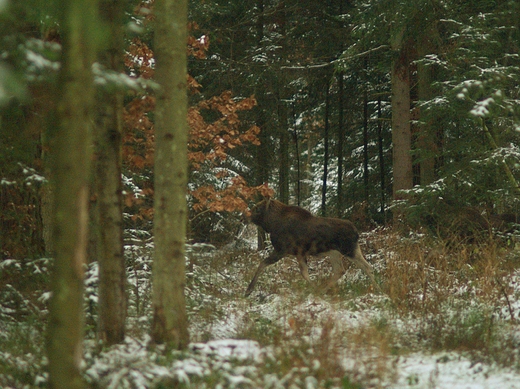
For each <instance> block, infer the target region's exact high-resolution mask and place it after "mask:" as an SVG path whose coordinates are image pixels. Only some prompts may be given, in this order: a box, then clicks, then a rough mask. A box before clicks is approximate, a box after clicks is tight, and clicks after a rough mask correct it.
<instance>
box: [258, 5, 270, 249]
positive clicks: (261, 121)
mask: <svg viewBox="0 0 520 389" xmlns="http://www.w3.org/2000/svg"><path fill="white" fill-rule="evenodd" d="M256 6H257V11H258V15H257V20H256V41H257V47H258V49H261V47H262V40H263V39H264V0H257V2H256ZM262 92H263V91H262V90H259V91H257V92H256V98H257V101H258V103H259V104H258V105H259V106H262V105H261V103H260V101H261V100H262V99H263V96H264V94H263V93H262ZM265 122H266V120H265V116H264V111H263V110H261V109H258V110H256V125H257V126H258V128H260V134H259V140H260V145H259V146H258V147H256V148H255V151H256V158H255V159H256V185H257V186H258V185H263V184H267V183H268V182H269V149H268V142H269V136H268V134H267V128H266V125H265ZM266 239H267V237H266V233H265V231H264V230H263V229H262V228H261V227H258V228H257V242H258V250H264V249H265V247H266V242H265V241H266Z"/></svg>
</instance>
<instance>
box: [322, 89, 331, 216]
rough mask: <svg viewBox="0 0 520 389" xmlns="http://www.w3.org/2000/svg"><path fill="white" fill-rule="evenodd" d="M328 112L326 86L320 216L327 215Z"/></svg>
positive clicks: (328, 103)
mask: <svg viewBox="0 0 520 389" xmlns="http://www.w3.org/2000/svg"><path fill="white" fill-rule="evenodd" d="M329 111H330V85H328V84H327V92H326V95H325V133H324V134H323V142H324V147H325V151H324V156H323V180H322V185H321V216H326V215H327V176H328V174H329Z"/></svg>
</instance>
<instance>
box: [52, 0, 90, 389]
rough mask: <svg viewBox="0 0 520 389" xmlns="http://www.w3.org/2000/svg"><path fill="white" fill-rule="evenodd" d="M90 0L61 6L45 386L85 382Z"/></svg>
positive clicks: (71, 388)
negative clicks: (52, 250) (60, 48)
mask: <svg viewBox="0 0 520 389" xmlns="http://www.w3.org/2000/svg"><path fill="white" fill-rule="evenodd" d="M96 9H97V3H96V1H94V0H69V1H64V2H62V4H61V5H60V10H61V14H60V27H61V29H62V42H63V45H62V48H63V51H62V68H61V72H60V79H59V84H60V88H59V91H60V100H59V102H58V107H57V119H58V123H57V126H56V129H55V131H54V134H51V139H50V153H52V154H53V157H52V159H51V160H52V165H51V169H52V174H51V177H52V193H53V196H54V198H53V204H54V221H53V234H52V238H53V241H54V242H53V248H54V253H55V264H54V271H53V274H52V281H51V290H52V293H53V294H52V299H51V302H50V305H49V323H48V328H47V339H46V347H47V356H48V359H49V387H50V388H67V389H75V388H81V387H83V380H82V377H81V374H80V370H81V363H82V359H83V349H82V344H83V320H84V319H83V278H84V277H83V276H84V266H85V263H86V245H87V229H88V227H87V225H88V208H87V205H88V192H89V191H88V177H89V161H90V155H89V152H88V150H89V137H88V133H89V131H88V130H89V126H90V123H91V114H92V102H93V80H92V73H91V66H92V62H93V59H94V56H95V45H94V39H93V35H92V32H94V31H97V30H98V27H97V26H96V25H95V17H92V16H90V17H89V16H88V15H95V12H94V11H93V10H96Z"/></svg>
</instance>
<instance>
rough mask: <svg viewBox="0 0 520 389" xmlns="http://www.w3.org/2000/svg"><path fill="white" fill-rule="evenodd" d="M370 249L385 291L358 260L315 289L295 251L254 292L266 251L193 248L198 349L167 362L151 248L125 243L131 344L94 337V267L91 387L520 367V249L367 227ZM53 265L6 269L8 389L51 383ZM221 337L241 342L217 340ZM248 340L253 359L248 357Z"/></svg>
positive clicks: (369, 377)
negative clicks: (455, 358)
mask: <svg viewBox="0 0 520 389" xmlns="http://www.w3.org/2000/svg"><path fill="white" fill-rule="evenodd" d="M362 247H363V251H364V253H365V256H366V258H367V260H368V261H369V262H371V263H372V264H373V266H374V269H375V273H376V279H377V281H378V282H379V283H380V286H381V288H382V290H383V293H379V292H376V291H374V288H373V286H372V285H371V284H370V282H369V280H368V279H367V278H366V277H365V275H364V274H363V273H362V272H361V271H360V270H359V269H356V268H355V267H354V266H352V265H351V264H347V267H348V270H347V274H346V275H345V276H344V277H343V279H342V280H340V282H339V283H338V285H337V286H336V287H335V288H332V289H331V290H329V291H326V292H325V291H324V290H323V287H322V285H324V284H325V283H326V281H327V279H328V277H329V276H330V272H331V266H330V264H329V262H328V260H327V258H326V257H320V258H315V259H312V260H311V261H310V262H309V268H310V275H311V279H312V283H311V284H309V283H307V282H306V281H304V280H303V279H302V277H301V276H300V274H299V271H298V266H297V264H296V262H295V261H294V260H293V259H291V258H287V259H284V260H282V261H280V262H279V263H277V264H275V265H272V266H269V267H268V268H267V269H266V270H265V273H264V274H263V275H262V276H261V278H260V280H259V282H258V284H257V288H256V290H255V292H254V293H253V294H252V295H251V296H250V297H249V298H245V297H244V292H245V289H246V287H247V284H248V282H249V281H250V280H251V277H252V276H253V274H254V272H255V271H256V267H257V266H258V263H259V262H260V261H261V260H262V258H263V257H264V256H265V255H267V252H266V253H264V252H256V251H254V250H251V249H247V248H243V247H242V248H240V249H238V248H236V247H227V248H225V249H218V250H217V249H216V248H214V247H212V246H209V245H192V246H189V250H188V252H187V288H186V297H187V310H188V313H189V320H190V334H191V341H192V343H191V346H190V349H189V350H187V351H185V352H182V353H174V354H171V355H169V356H164V355H163V354H162V353H161V352H160V349H150V348H149V338H148V335H147V334H148V333H149V327H150V322H151V315H150V311H151V309H150V308H151V307H150V304H151V299H150V292H151V284H150V277H151V265H152V256H151V252H152V245H151V244H150V243H149V242H147V243H143V244H134V245H132V246H128V247H126V257H127V264H128V289H127V292H128V299H129V304H128V306H129V318H128V325H127V334H128V338H127V340H126V342H125V343H124V344H123V345H119V346H115V347H112V348H110V349H107V350H102V349H100V348H99V345H98V343H97V341H96V340H95V325H96V320H97V316H96V315H97V313H96V302H97V291H96V290H97V266H96V265H95V264H91V265H90V266H89V268H88V271H87V280H86V298H85V314H86V323H87V325H88V327H87V331H86V341H85V350H86V356H85V361H86V365H85V366H86V367H85V377H86V380H87V382H88V385H89V386H90V387H93V388H105V387H129V388H130V387H132V388H133V387H145V388H163V387H164V388H166V387H186V388H192V387H193V388H213V387H223V388H226V387H244V388H247V387H251V388H256V387H258V388H269V387H272V388H278V387H291V385H292V387H305V388H365V387H383V386H387V385H388V383H392V382H395V380H396V375H397V371H396V367H395V361H396V359H397V358H400V357H403V356H406V355H408V354H410V353H414V352H431V353H439V352H440V353H442V352H457V353H461V354H463V355H466V356H468V357H469V358H471V359H472V360H474V361H475V362H486V363H497V364H499V365H501V366H510V367H513V368H515V369H518V370H520V355H519V353H520V351H518V350H520V348H519V346H520V336H519V332H518V331H517V326H518V320H520V303H519V297H520V288H519V287H518V285H519V284H520V273H519V272H518V271H517V270H516V268H517V265H518V263H519V258H518V256H519V255H518V253H517V252H516V251H515V250H514V249H510V248H507V247H504V246H501V245H498V244H496V243H495V242H493V241H491V240H490V241H488V242H483V243H480V244H471V245H470V244H459V245H456V244H455V245H454V244H449V245H447V244H445V243H444V242H442V241H439V240H435V239H433V238H431V237H428V236H425V235H420V234H409V235H406V236H402V235H400V234H398V233H395V232H393V231H389V230H377V231H374V232H372V233H369V234H366V235H364V236H363V241H362ZM48 263H49V260H47V259H45V260H44V259H42V260H36V261H27V262H23V261H14V260H10V261H4V262H3V263H2V265H1V266H2V269H1V270H2V273H1V278H0V287H1V289H0V303H1V307H0V315H1V320H0V326H1V328H0V386H1V387H16V388H18V387H27V388H32V387H46V385H47V376H46V373H45V366H46V359H45V356H44V339H43V338H44V337H43V333H44V329H45V320H46V316H47V310H46V302H47V300H48V297H49V295H48V292H47V282H48ZM28 283H32V286H31V287H30V286H29V285H30V284H28ZM220 339H236V340H237V342H239V343H236V344H234V345H233V343H231V345H229V344H227V343H226V344H219V343H218V342H219V340H220ZM240 339H244V340H247V342H249V343H240V341H239V340H240ZM216 342H217V343H216ZM228 342H229V341H228ZM242 342H246V341H242ZM244 344H246V345H247V347H246V349H247V350H249V351H251V349H253V350H256V351H255V353H251V354H247V352H245V356H244V355H243V354H236V353H235V351H237V350H240V348H241V347H243V345H244ZM219 347H220V348H219ZM222 347H224V348H225V347H230V350H231V352H230V355H229V356H223V355H221V353H219V352H218V351H217V350H221V348H222ZM249 351H248V352H249ZM410 379H412V380H413V377H412V378H410Z"/></svg>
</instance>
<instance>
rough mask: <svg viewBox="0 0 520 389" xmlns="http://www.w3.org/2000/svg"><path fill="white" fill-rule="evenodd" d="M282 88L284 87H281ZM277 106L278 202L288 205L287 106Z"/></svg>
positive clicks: (281, 104) (281, 103)
mask: <svg viewBox="0 0 520 389" xmlns="http://www.w3.org/2000/svg"><path fill="white" fill-rule="evenodd" d="M282 88H284V86H282ZM279 104H280V105H279V106H278V120H279V123H280V154H279V156H280V172H279V181H278V184H279V191H280V201H281V202H283V203H285V204H288V203H289V132H288V130H287V106H286V104H285V102H284V101H280V103H279Z"/></svg>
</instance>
